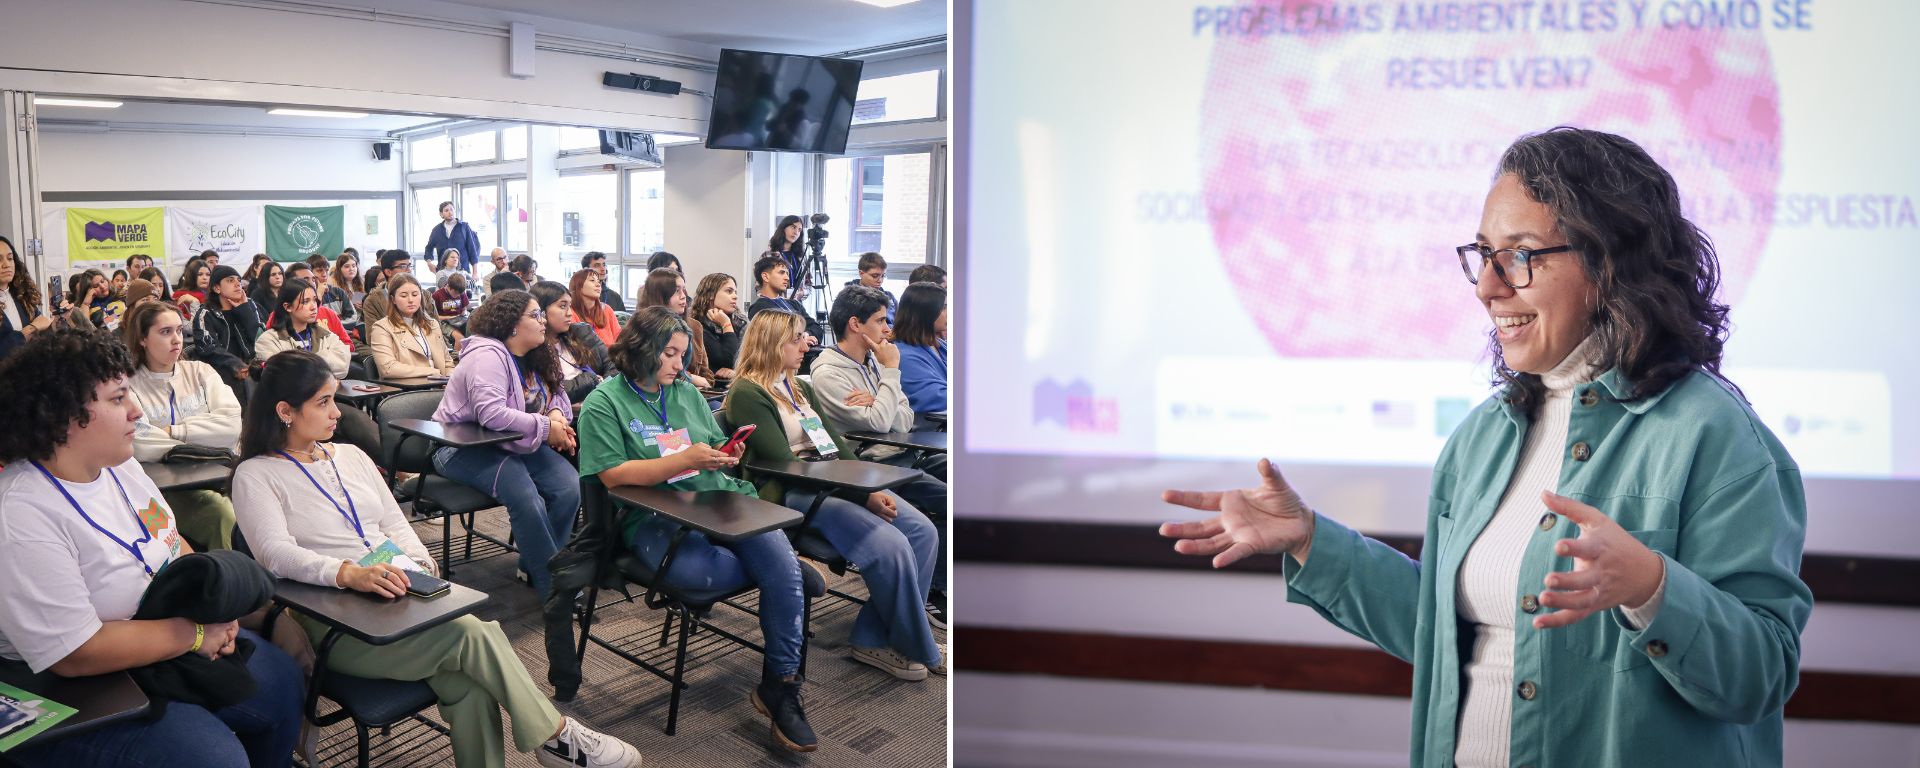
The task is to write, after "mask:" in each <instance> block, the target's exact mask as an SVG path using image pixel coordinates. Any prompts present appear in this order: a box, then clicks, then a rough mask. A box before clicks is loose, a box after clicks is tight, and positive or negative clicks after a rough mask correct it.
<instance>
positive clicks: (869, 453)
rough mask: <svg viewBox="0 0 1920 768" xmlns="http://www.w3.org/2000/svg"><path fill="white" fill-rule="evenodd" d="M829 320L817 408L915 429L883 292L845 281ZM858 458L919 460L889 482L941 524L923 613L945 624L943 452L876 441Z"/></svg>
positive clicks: (833, 416) (816, 374) (847, 421)
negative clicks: (917, 452) (905, 475)
mask: <svg viewBox="0 0 1920 768" xmlns="http://www.w3.org/2000/svg"><path fill="white" fill-rule="evenodd" d="M827 321H828V322H830V323H832V324H833V335H834V338H837V339H839V340H840V342H839V343H838V344H836V345H834V346H832V347H829V348H828V350H829V351H828V352H827V354H824V355H821V356H820V359H819V360H816V361H814V363H813V376H812V380H813V391H815V392H818V393H820V400H819V405H820V415H821V416H824V417H825V418H826V420H827V424H829V425H831V426H832V427H833V428H834V429H835V430H836V431H839V432H912V431H913V422H914V414H913V408H912V407H911V406H909V405H908V403H907V395H906V392H904V391H902V389H901V386H900V348H899V347H898V346H896V345H895V344H894V343H893V341H892V340H891V337H892V333H891V330H890V328H889V326H888V324H887V305H886V297H885V296H883V295H881V293H880V291H879V290H877V289H874V288H869V287H867V286H864V285H852V286H848V287H847V288H846V289H844V290H842V291H841V292H840V295H839V296H837V297H835V298H834V300H833V313H832V314H831V315H829V316H828V317H827ZM860 458H862V459H865V460H867V461H877V462H880V463H882V464H892V465H894V466H897V467H908V466H911V467H916V468H918V469H920V470H922V471H924V472H926V473H927V474H926V476H923V477H921V478H920V479H918V480H915V481H913V482H911V483H908V484H906V485H904V486H901V487H899V488H895V489H893V490H894V492H895V493H898V494H900V496H901V497H902V498H905V499H906V500H907V501H908V502H909V503H911V504H913V506H914V508H915V509H918V510H920V511H921V512H924V513H926V515H927V517H928V518H930V519H932V520H933V522H934V527H935V528H937V529H939V531H940V540H941V542H942V543H943V546H941V547H940V548H939V550H938V552H939V553H940V557H939V561H938V562H937V563H936V564H935V565H934V569H933V589H932V590H931V591H929V592H928V593H927V615H928V617H930V618H931V619H932V620H933V624H934V626H937V627H940V628H941V629H945V628H946V626H947V616H946V613H947V609H946V606H947V578H946V576H947V574H946V547H945V546H944V543H945V541H946V538H947V529H946V519H947V483H946V479H947V457H946V454H944V453H942V454H936V455H933V456H929V457H926V458H922V459H920V460H919V461H918V463H916V462H915V460H914V455H913V453H912V452H910V451H908V450H906V449H904V448H900V447H898V446H892V445H880V444H878V443H874V444H871V445H868V446H866V447H865V448H864V449H862V450H861V451H860Z"/></svg>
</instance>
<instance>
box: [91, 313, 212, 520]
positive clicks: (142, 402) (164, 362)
mask: <svg viewBox="0 0 1920 768" xmlns="http://www.w3.org/2000/svg"><path fill="white" fill-rule="evenodd" d="M186 330H187V327H186V325H185V324H184V323H183V322H182V321H181V319H180V313H179V312H177V311H175V310H174V308H173V307H172V306H169V305H167V304H164V303H160V302H151V303H148V304H145V305H141V306H138V307H134V308H133V310H131V311H129V312H128V313H127V320H126V322H125V323H124V327H122V328H121V341H122V342H123V343H125V344H126V346H127V349H128V350H129V351H131V352H132V353H133V365H134V370H133V376H132V377H130V378H129V379H128V380H127V385H128V388H129V389H130V390H131V393H132V395H133V399H134V402H135V403H137V404H139V406H140V411H141V413H142V414H144V415H143V417H142V418H141V419H140V421H139V423H137V424H136V425H135V431H134V433H133V457H134V458H136V459H139V460H140V461H148V462H153V461H166V460H169V459H179V460H199V461H204V460H208V459H211V458H214V457H216V456H218V455H219V453H218V452H225V453H228V454H231V453H232V452H233V451H234V449H235V448H236V446H237V445H238V443H239V440H240V401H239V400H236V399H234V396H233V390H232V389H231V388H229V387H227V385H226V383H225V382H224V381H222V380H221V378H220V373H219V372H218V371H215V370H214V369H213V367H212V366H210V365H207V364H206V363H202V362H198V361H195V360H186V359H183V358H182V357H181V353H182V352H183V351H185V348H186V334H185V331H186ZM182 446H198V447H200V448H205V449H211V450H210V451H194V450H191V448H187V449H183V448H182ZM183 452H185V453H187V454H188V455H187V456H182V455H181V454H182V453H183ZM164 495H165V498H166V500H167V506H168V507H171V508H172V509H173V513H174V516H175V517H177V518H178V519H179V522H180V535H182V536H185V537H187V541H188V542H190V543H192V544H193V547H194V549H199V550H209V549H232V548H233V505H232V504H231V503H230V502H228V500H227V497H226V496H223V495H221V493H220V492H219V491H213V490H198V491H167V492H166V493H165V494H164Z"/></svg>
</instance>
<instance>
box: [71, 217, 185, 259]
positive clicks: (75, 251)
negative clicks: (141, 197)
mask: <svg viewBox="0 0 1920 768" xmlns="http://www.w3.org/2000/svg"><path fill="white" fill-rule="evenodd" d="M166 226H167V209H165V208H68V209H67V263H68V264H90V263H93V262H100V261H126V259H127V257H128V256H132V255H134V254H136V253H144V254H146V255H148V256H152V257H153V260H154V261H156V262H158V261H161V260H162V259H161V257H162V256H164V255H166V252H167V246H166V243H167V234H166Z"/></svg>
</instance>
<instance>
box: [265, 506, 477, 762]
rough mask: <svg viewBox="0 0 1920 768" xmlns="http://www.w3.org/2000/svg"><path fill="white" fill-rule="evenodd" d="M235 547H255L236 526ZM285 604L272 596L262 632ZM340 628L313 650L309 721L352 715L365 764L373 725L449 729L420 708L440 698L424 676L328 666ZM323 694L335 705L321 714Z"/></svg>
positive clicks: (268, 634)
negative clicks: (389, 676)
mask: <svg viewBox="0 0 1920 768" xmlns="http://www.w3.org/2000/svg"><path fill="white" fill-rule="evenodd" d="M233 549H234V551H236V552H239V553H241V554H243V555H246V556H248V557H253V550H251V549H249V548H248V547H247V540H246V537H245V536H244V535H242V534H241V533H240V529H239V528H238V527H235V528H234V529H233ZM287 607H288V604H287V603H285V602H282V601H280V600H279V599H277V598H276V599H275V600H274V604H273V607H272V608H271V609H268V611H267V617H266V624H265V625H264V626H262V627H261V628H260V636H261V637H264V638H268V639H271V638H272V637H273V623H274V622H275V621H277V620H278V619H279V618H280V614H281V613H283V612H285V611H286V609H287ZM310 618H313V619H314V620H316V621H319V622H322V623H329V619H328V618H326V617H323V616H310ZM341 637H342V633H341V632H340V631H339V629H338V628H335V629H333V630H331V631H329V632H328V633H327V636H326V638H325V639H324V641H322V642H321V643H320V647H319V648H318V649H316V650H315V652H314V659H313V678H312V679H310V680H308V681H307V701H306V707H305V710H304V711H305V713H306V718H307V722H310V723H313V724H314V726H315V727H319V728H325V727H327V726H330V725H333V724H335V723H338V722H340V721H342V720H348V719H351V720H353V732H354V737H355V741H356V744H357V745H358V748H359V749H358V752H357V754H358V756H359V757H358V762H357V763H356V765H358V766H359V767H360V768H367V765H368V763H369V761H370V759H371V757H372V750H371V746H372V745H371V743H370V742H371V734H372V731H373V729H375V728H379V729H382V730H384V729H387V728H390V727H392V726H394V725H396V724H398V723H401V722H404V721H405V720H407V719H408V718H412V719H415V720H418V721H420V722H421V723H423V724H425V725H426V726H427V727H429V728H432V729H433V730H435V731H438V732H439V733H440V735H442V736H445V735H447V729H446V728H445V727H444V726H442V725H440V724H439V723H436V722H434V721H432V720H428V719H427V718H424V717H420V716H419V715H420V713H421V712H424V711H426V709H427V708H428V707H431V706H434V705H435V704H438V703H439V700H440V699H439V697H438V696H437V695H436V694H434V692H433V688H432V687H431V686H429V685H427V683H426V681H424V680H376V679H373V678H368V677H356V676H354V675H349V674H346V673H345V672H335V671H333V670H330V669H328V668H327V657H328V656H329V655H330V654H331V653H332V652H333V646H334V643H336V642H338V641H339V640H340V638H341ZM322 697H325V698H326V699H327V700H329V701H332V702H333V703H334V704H335V705H336V707H337V708H336V709H335V710H333V711H332V712H328V713H326V714H324V715H322V714H320V699H321V698H322Z"/></svg>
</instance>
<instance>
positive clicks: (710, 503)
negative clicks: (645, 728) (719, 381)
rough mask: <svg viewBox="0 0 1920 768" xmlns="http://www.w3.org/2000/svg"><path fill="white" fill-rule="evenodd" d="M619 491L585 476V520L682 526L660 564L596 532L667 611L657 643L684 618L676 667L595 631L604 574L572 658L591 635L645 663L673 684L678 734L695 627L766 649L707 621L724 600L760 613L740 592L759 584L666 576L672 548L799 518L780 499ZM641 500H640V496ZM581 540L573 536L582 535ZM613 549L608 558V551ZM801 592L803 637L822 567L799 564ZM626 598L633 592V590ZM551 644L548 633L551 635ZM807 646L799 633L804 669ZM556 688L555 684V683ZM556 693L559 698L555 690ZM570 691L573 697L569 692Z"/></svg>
mask: <svg viewBox="0 0 1920 768" xmlns="http://www.w3.org/2000/svg"><path fill="white" fill-rule="evenodd" d="M619 492H620V493H622V494H623V495H626V496H627V497H628V499H631V500H627V501H623V500H617V499H615V498H614V496H613V492H610V491H609V490H608V489H607V487H606V486H605V485H603V484H602V483H601V482H600V478H598V477H591V476H590V477H585V478H581V481H580V498H581V507H582V508H584V509H585V510H586V514H587V526H588V527H589V528H593V527H596V526H597V528H596V529H597V530H599V531H619V530H622V529H623V525H622V521H623V519H624V517H625V515H629V514H641V513H643V512H652V513H654V514H656V515H660V516H661V517H663V518H665V519H667V520H671V521H673V522H675V523H678V524H679V525H680V528H679V530H677V531H676V532H675V533H674V537H673V542H672V543H671V544H670V545H668V547H667V551H666V554H665V555H663V556H662V557H661V559H660V562H658V563H649V562H646V561H644V560H642V559H641V558H640V557H639V556H638V555H637V554H635V553H634V552H632V551H631V550H630V549H628V548H627V547H626V545H625V542H624V541H622V540H621V539H620V537H618V536H611V537H592V538H596V539H597V540H599V541H602V542H603V544H602V546H606V547H610V548H612V549H613V552H611V553H599V554H600V555H601V557H600V561H601V562H602V563H603V564H605V565H607V566H610V568H611V570H612V571H613V574H615V575H617V577H618V582H617V583H619V584H621V585H622V587H621V589H622V591H625V589H624V585H625V584H637V585H639V586H642V587H645V588H646V594H645V595H644V596H643V597H642V600H641V601H642V602H643V603H644V604H645V605H646V606H647V607H648V608H651V609H654V610H665V611H666V612H667V615H666V621H665V622H663V623H662V624H661V627H660V639H659V641H658V642H657V643H656V647H665V646H666V644H667V636H668V635H670V634H673V628H674V623H675V619H676V618H677V619H678V620H679V625H680V632H679V635H678V643H679V645H678V647H677V648H676V649H675V652H674V656H673V667H672V668H671V669H670V670H669V669H662V668H660V666H659V665H657V664H654V663H652V662H649V661H647V660H646V659H643V658H640V657H639V656H637V655H635V654H633V653H631V652H629V651H627V650H626V649H624V648H621V647H620V646H619V644H617V643H615V642H613V641H609V640H605V639H602V638H599V637H595V636H594V635H593V632H592V630H593V617H594V613H595V611H596V610H597V606H596V603H597V602H598V600H599V596H600V588H601V584H602V582H603V579H600V578H596V579H594V580H593V581H592V583H591V585H590V586H589V587H588V589H587V596H586V606H585V609H584V610H583V611H582V612H581V613H580V643H579V651H578V652H577V656H576V658H575V665H576V667H581V668H583V667H584V662H585V660H586V657H587V644H588V642H592V643H593V644H595V645H598V646H600V647H602V648H605V649H607V650H609V651H612V652H613V653H614V654H615V655H617V656H619V657H620V658H623V659H626V660H627V661H629V662H632V663H633V664H635V665H636V666H639V667H640V668H641V669H644V670H646V671H648V672H652V673H653V674H654V675H657V676H659V677H660V678H661V679H663V680H666V681H667V682H668V684H669V685H670V686H671V693H670V694H669V697H670V698H669V701H668V704H667V728H666V732H667V735H668V736H672V735H674V732H675V730H676V728H677V727H678V724H679V718H680V691H681V690H683V689H685V688H686V687H687V685H686V682H685V676H686V665H687V643H688V640H689V638H690V637H691V636H692V634H693V633H694V632H696V631H698V630H700V629H706V630H708V631H711V632H713V633H714V634H716V635H719V636H721V637H724V638H726V639H727V640H731V641H733V642H735V643H738V644H740V645H742V646H745V647H747V648H751V649H753V650H755V651H758V652H760V653H761V654H763V655H764V654H765V653H766V648H765V647H763V646H761V645H760V644H758V643H755V642H753V641H751V640H748V639H746V638H744V637H741V636H739V635H736V634H734V633H732V632H729V631H727V630H725V629H722V628H720V627H718V626H715V625H714V624H712V623H710V622H709V621H708V618H709V617H710V616H711V615H712V612H713V607H714V605H716V604H721V603H724V604H726V605H727V606H728V607H731V608H734V609H735V610H739V611H742V612H745V613H748V614H751V615H753V616H755V617H758V616H759V611H757V610H755V609H752V608H748V607H746V606H744V605H741V604H740V603H739V602H737V599H738V598H740V597H741V596H743V595H746V594H747V593H749V592H753V591H755V590H757V589H759V587H757V586H755V585H753V584H751V583H749V584H747V585H745V586H743V587H739V588H736V589H712V588H691V589H683V588H679V587H675V586H673V585H671V584H668V583H666V580H665V579H663V578H661V576H662V575H664V574H666V573H667V572H668V569H670V568H671V567H672V566H673V558H674V555H675V554H676V553H677V552H678V550H679V548H680V542H681V541H683V540H685V538H686V535H687V533H688V532H690V531H694V530H698V531H700V532H701V533H703V534H705V535H706V536H707V537H708V538H709V539H712V540H713V541H716V542H723V541H729V540H735V539H739V538H744V537H745V536H751V535H756V534H759V533H764V532H766V531H768V530H774V529H776V528H780V527H785V526H790V525H794V524H797V523H799V522H800V520H799V518H798V515H797V514H795V513H794V512H793V511H792V510H789V509H787V508H785V507H782V506H780V505H777V504H771V503H768V502H765V501H761V500H760V499H758V498H755V497H751V496H745V495H742V494H737V493H731V492H724V491H715V492H706V493H699V494H694V493H685V492H679V491H668V490H662V489H654V488H639V489H630V488H622V489H619ZM634 500H637V501H638V502H640V503H637V504H636V503H635V501H634ZM578 540H579V539H576V541H578ZM608 555H610V557H609V556H608ZM800 577H801V593H802V596H803V598H804V599H805V600H806V608H805V609H804V612H803V613H802V619H801V631H802V633H803V634H802V637H803V638H805V637H809V636H811V635H812V632H811V629H812V626H813V600H814V598H816V597H819V596H820V595H822V594H824V593H825V592H826V582H825V580H824V579H822V578H821V577H820V573H819V572H818V571H815V570H814V569H812V568H808V567H806V566H804V565H802V566H800ZM628 599H629V600H630V599H632V596H631V595H629V596H628ZM549 644H550V645H549V647H551V640H550V641H549ZM806 660H807V645H806V642H805V640H804V639H803V640H802V643H801V646H800V671H801V673H802V674H805V672H806V665H807V661H806ZM556 687H557V686H556ZM556 698H558V697H556ZM566 698H572V697H571V695H570V692H569V695H568V696H567V697H566Z"/></svg>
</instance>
